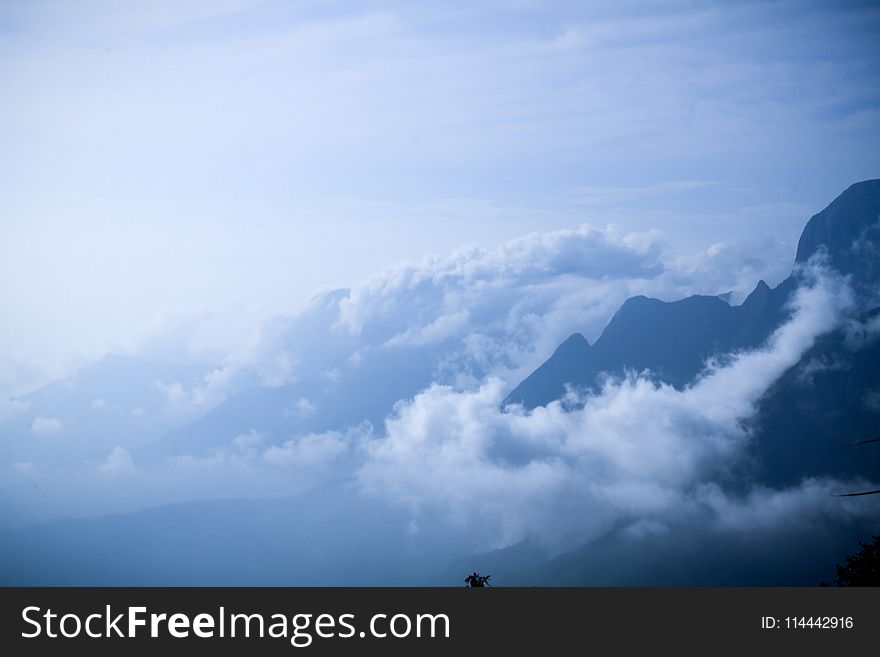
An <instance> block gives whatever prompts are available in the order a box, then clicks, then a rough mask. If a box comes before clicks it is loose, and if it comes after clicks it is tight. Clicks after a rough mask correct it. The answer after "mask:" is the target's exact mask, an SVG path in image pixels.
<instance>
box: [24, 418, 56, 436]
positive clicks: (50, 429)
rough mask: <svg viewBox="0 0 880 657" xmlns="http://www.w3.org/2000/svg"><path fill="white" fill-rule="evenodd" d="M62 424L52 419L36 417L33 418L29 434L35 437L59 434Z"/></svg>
mask: <svg viewBox="0 0 880 657" xmlns="http://www.w3.org/2000/svg"><path fill="white" fill-rule="evenodd" d="M63 429H64V424H62V422H61V420H59V419H58V418H54V417H38V418H34V421H33V422H32V423H31V433H33V434H35V435H49V434H57V433H61V431H62V430H63Z"/></svg>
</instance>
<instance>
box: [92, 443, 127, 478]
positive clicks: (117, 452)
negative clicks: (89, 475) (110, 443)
mask: <svg viewBox="0 0 880 657" xmlns="http://www.w3.org/2000/svg"><path fill="white" fill-rule="evenodd" d="M99 469H100V470H101V471H102V472H106V473H107V474H111V475H118V474H124V473H126V472H131V471H132V470H134V460H133V459H132V458H131V454H130V453H129V452H128V450H127V449H125V448H124V447H118V446H117V447H114V448H113V450H112V451H111V452H110V454H109V455H108V456H107V459H106V460H105V461H104V462H103V463H102V464H101V465H100V466H99Z"/></svg>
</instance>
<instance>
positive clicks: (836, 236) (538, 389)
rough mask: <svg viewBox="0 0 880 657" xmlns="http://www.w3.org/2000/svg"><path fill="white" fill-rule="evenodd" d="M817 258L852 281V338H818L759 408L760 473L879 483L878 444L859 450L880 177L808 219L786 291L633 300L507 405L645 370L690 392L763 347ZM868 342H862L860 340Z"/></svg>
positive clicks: (879, 348) (879, 241)
mask: <svg viewBox="0 0 880 657" xmlns="http://www.w3.org/2000/svg"><path fill="white" fill-rule="evenodd" d="M820 250H821V251H824V252H825V254H826V260H827V263H828V265H829V266H831V267H833V268H834V269H836V270H837V271H839V272H840V273H842V274H846V275H848V276H849V277H850V284H851V286H852V288H853V290H854V292H855V293H856V298H857V306H856V310H855V311H854V315H853V317H852V323H851V324H850V325H849V326H848V327H847V328H846V329H838V330H836V331H833V332H831V333H829V334H826V335H824V336H821V337H820V339H819V340H817V341H816V344H815V345H813V347H812V348H811V349H810V350H809V351H807V352H806V353H805V354H804V355H803V357H802V358H801V360H800V361H799V362H798V363H797V364H796V365H795V366H794V367H792V368H791V369H790V370H789V371H788V372H786V373H785V374H784V375H783V376H782V377H781V378H780V379H779V380H778V381H777V382H776V383H775V384H774V385H773V386H772V387H771V388H770V389H769V390H768V391H767V393H766V394H765V395H764V397H763V398H762V399H761V400H760V402H759V404H758V412H757V414H756V415H755V416H754V417H753V418H752V419H751V421H750V428H751V430H752V432H753V435H754V436H755V439H756V440H755V443H754V447H755V450H756V452H755V454H754V456H755V459H754V466H755V467H756V468H757V470H758V472H757V473H755V474H758V475H759V476H760V477H761V479H762V480H764V481H766V482H768V483H788V482H794V481H797V480H799V479H801V478H802V477H804V476H809V475H822V474H824V475H848V476H853V475H863V476H865V477H870V478H874V479H876V478H877V477H878V476H880V446H878V443H866V444H863V445H854V443H858V442H862V441H865V440H870V439H873V438H877V437H880V339H876V338H878V337H880V331H878V329H877V322H878V321H880V318H878V315H880V307H877V306H878V305H880V301H878V299H880V180H868V181H864V182H860V183H856V184H854V185H852V186H851V187H849V188H848V189H847V190H846V191H845V192H843V193H842V194H841V195H840V196H838V197H837V198H836V199H835V200H834V201H833V202H832V203H831V205H829V206H828V207H827V208H825V209H824V210H822V212H820V213H819V214H817V215H815V216H813V217H812V218H811V219H810V221H809V222H808V223H807V225H806V227H805V228H804V231H803V233H802V234H801V237H800V241H799V242H798V249H797V256H796V259H795V263H796V266H795V268H794V271H793V272H792V274H791V275H790V276H789V277H788V278H786V279H785V280H784V281H783V282H782V283H780V284H779V285H778V286H777V287H775V288H770V287H769V286H768V285H767V284H766V283H765V282H764V281H760V282H759V283H758V285H757V286H756V287H755V289H754V291H753V292H752V293H751V294H749V296H748V298H746V300H745V301H744V302H743V303H742V305H740V306H730V305H729V304H728V303H727V302H726V301H724V300H722V299H721V298H720V297H710V296H692V297H688V298H687V299H682V300H680V301H675V302H664V301H659V300H657V299H649V298H647V297H644V296H637V297H633V298H631V299H628V300H627V301H626V302H625V303H624V304H623V305H622V306H621V307H620V309H619V310H618V311H617V312H616V313H615V314H614V317H612V319H611V321H610V322H609V323H608V325H607V326H606V327H605V330H604V331H603V332H602V335H601V336H600V337H599V338H598V339H597V340H596V342H595V344H592V345H591V344H590V343H589V342H588V341H587V340H586V339H585V338H584V337H583V336H582V335H580V334H579V333H575V334H574V335H572V336H571V337H569V338H568V339H567V340H565V342H563V343H562V344H561V345H560V346H559V347H558V348H557V349H556V351H555V352H554V353H553V355H552V356H551V357H550V358H549V359H548V360H547V361H546V362H545V363H544V364H542V365H541V366H540V367H538V369H536V370H535V371H534V372H533V373H532V374H531V375H529V376H528V377H527V378H526V379H525V380H524V381H522V382H521V383H520V384H519V385H518V386H517V387H516V388H515V389H514V390H513V391H512V392H511V393H510V395H509V396H508V397H507V399H506V400H505V401H504V404H505V405H510V404H522V405H523V406H525V407H526V408H528V409H533V408H536V407H538V406H544V405H546V404H548V403H550V402H552V401H555V400H558V399H561V398H562V397H563V396H564V395H565V393H566V390H567V389H568V388H573V389H579V390H582V391H596V390H597V389H598V388H599V386H600V385H601V382H602V380H603V377H604V376H605V375H609V374H610V375H616V376H620V375H623V374H624V373H625V372H627V371H635V372H646V371H647V372H649V375H650V376H652V377H653V378H654V379H655V380H657V381H663V382H665V383H668V384H670V385H673V386H675V387H676V388H678V389H682V388H684V387H686V386H687V385H689V384H691V383H692V382H693V381H694V380H695V378H696V377H697V375H698V374H699V373H700V372H701V371H702V370H703V368H704V365H705V363H706V361H707V359H710V358H713V357H714V358H720V359H722V360H723V358H724V356H725V355H729V354H731V353H733V352H736V351H741V350H743V349H749V348H755V347H759V346H761V345H762V344H763V343H764V342H765V340H766V339H767V338H768V337H769V336H770V334H771V333H772V332H773V331H774V330H775V329H776V328H777V327H779V326H780V325H781V324H782V323H783V322H784V321H785V320H786V319H787V317H788V313H789V311H788V309H787V307H786V304H787V302H788V300H789V299H790V297H791V295H792V293H793V292H794V291H795V290H796V289H797V287H798V285H799V282H800V281H799V278H800V277H801V276H802V273H801V272H800V271H799V268H798V267H797V265H801V264H804V263H806V262H807V261H808V260H809V259H810V257H811V256H813V255H814V254H816V253H817V252H819V251H820ZM872 321H873V324H871V326H872V327H873V330H870V329H869V324H870V323H871V322H872ZM859 324H862V326H861V327H859ZM859 333H861V334H863V335H864V336H865V339H861V340H853V339H852V336H853V335H857V334H859ZM869 333H873V336H872V335H869ZM848 336H849V337H848ZM872 337H873V338H874V339H871V338H872Z"/></svg>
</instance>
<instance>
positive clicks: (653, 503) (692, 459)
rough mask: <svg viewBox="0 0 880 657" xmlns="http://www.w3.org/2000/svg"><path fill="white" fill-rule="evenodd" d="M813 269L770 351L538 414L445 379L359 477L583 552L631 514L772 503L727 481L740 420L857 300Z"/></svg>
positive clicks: (414, 507) (492, 537) (614, 385)
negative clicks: (733, 491) (740, 493)
mask: <svg viewBox="0 0 880 657" xmlns="http://www.w3.org/2000/svg"><path fill="white" fill-rule="evenodd" d="M804 277H805V280H806V281H807V283H806V284H805V285H804V286H803V287H801V288H800V289H799V290H798V292H797V293H796V295H795V296H794V299H793V302H792V307H793V310H794V314H793V317H792V319H791V321H789V322H788V323H787V324H785V325H783V326H782V327H780V328H779V329H778V330H777V331H776V332H775V333H774V334H773V335H772V336H771V338H770V339H769V341H768V343H767V344H766V345H765V346H764V347H763V348H760V349H756V350H753V351H748V352H743V353H739V354H736V355H735V356H734V357H733V358H732V360H730V362H729V363H727V364H725V365H723V366H721V365H718V364H714V363H708V364H707V366H706V369H705V371H704V372H703V374H702V376H701V378H699V379H698V381H696V382H695V383H694V384H693V385H692V386H690V387H688V388H686V389H684V390H676V389H675V388H673V387H671V386H668V385H665V384H657V383H653V382H651V381H650V380H648V379H646V378H640V377H639V376H637V375H636V374H631V375H629V376H627V377H625V378H623V379H621V380H608V381H606V382H605V384H604V387H603V389H602V390H601V392H600V393H598V394H596V395H588V396H586V397H583V398H581V399H579V400H577V401H579V402H580V405H579V406H578V405H575V407H574V408H572V407H571V405H570V404H562V403H560V402H554V403H551V404H549V405H548V406H546V407H540V408H537V409H535V410H534V411H532V412H526V411H525V410H523V409H522V408H521V407H518V406H514V407H510V408H508V409H507V410H502V409H500V404H501V401H502V399H503V397H504V391H505V386H504V385H503V383H502V382H501V381H499V380H497V379H492V380H489V381H488V382H487V383H485V384H484V385H482V386H481V387H480V388H479V389H478V390H475V391H459V390H455V389H454V388H452V387H451V386H442V385H436V384H435V385H432V386H431V387H430V388H428V389H427V390H425V391H423V392H421V393H419V394H418V395H416V396H415V397H414V398H413V399H412V400H411V401H409V402H401V403H400V404H399V405H398V407H397V409H396V411H395V413H394V414H393V415H392V416H391V417H389V419H388V420H387V422H386V432H387V437H386V438H384V439H381V440H376V441H372V442H371V443H370V444H369V447H368V451H369V457H368V459H367V461H366V462H365V463H364V465H363V466H362V467H361V469H360V470H359V480H360V481H361V484H362V485H363V487H364V490H365V491H368V492H369V493H371V494H377V495H380V496H383V497H386V498H390V499H393V500H396V501H397V502H398V503H399V504H403V505H405V506H407V507H408V508H409V509H410V510H411V512H412V514H413V515H414V518H416V519H417V520H418V519H419V518H420V517H422V516H428V517H433V518H441V519H442V521H443V522H450V523H452V524H454V525H456V526H458V527H459V528H460V529H464V530H467V531H470V532H472V533H473V536H474V539H475V541H478V542H479V541H482V542H483V544H484V545H493V546H503V545H507V544H511V543H515V542H517V541H519V540H523V539H525V538H527V537H529V536H538V537H539V538H540V539H541V540H542V541H544V542H546V543H547V545H549V546H551V547H553V548H555V549H561V548H563V547H569V548H570V547H573V546H576V545H578V544H580V543H583V542H586V541H589V540H591V539H594V538H597V537H598V536H601V535H602V534H603V533H605V532H608V531H610V530H611V529H612V528H614V527H617V526H620V524H621V523H624V524H626V525H628V524H632V523H642V524H641V525H639V526H641V527H647V526H654V527H659V526H662V525H664V524H666V523H668V522H671V521H673V520H674V519H676V518H678V517H679V516H680V515H681V514H687V513H691V512H692V511H689V509H691V510H692V509H702V510H705V509H706V508H710V509H713V510H714V512H715V513H716V514H719V513H722V512H723V511H724V510H725V509H739V511H737V512H738V513H739V514H740V515H743V516H744V515H745V514H746V513H748V509H758V508H763V507H760V505H758V504H756V503H754V500H753V502H751V503H749V504H747V505H745V506H743V505H742V504H741V503H739V502H734V501H733V498H731V500H730V501H728V502H723V501H722V499H721V498H719V495H720V496H722V497H724V496H725V495H728V494H727V493H725V492H724V491H723V490H722V489H721V488H719V487H718V486H717V485H715V482H716V481H717V480H718V479H719V477H720V476H721V475H722V474H723V472H725V470H726V469H727V468H729V467H730V465H731V464H732V463H734V462H735V460H736V459H737V457H738V456H739V455H740V454H741V453H742V450H743V449H744V448H745V447H746V446H747V444H748V440H749V435H748V433H747V431H746V429H745V428H744V427H743V424H742V423H741V420H743V419H745V418H747V417H748V416H749V415H750V414H751V413H752V412H753V409H754V404H755V402H756V401H757V400H758V398H759V397H760V396H761V394H762V393H763V392H764V391H765V390H766V389H767V387H768V386H769V385H770V384H771V383H772V382H773V381H774V380H775V379H776V378H778V377H779V376H780V375H781V374H782V373H783V372H784V371H785V370H786V369H787V368H789V367H790V366H792V365H793V364H794V363H795V362H797V360H798V359H799V358H800V356H801V355H802V354H803V353H804V352H805V351H806V350H807V349H808V348H809V347H810V345H811V344H812V342H813V340H814V339H815V337H816V336H817V335H819V334H821V333H823V332H826V331H828V330H830V329H832V328H833V327H834V326H835V324H836V322H837V321H839V318H840V316H841V313H842V312H843V311H844V310H845V309H847V308H848V307H850V305H851V303H852V301H851V296H850V294H849V289H848V287H847V286H846V283H845V282H844V281H843V280H841V279H840V278H838V277H837V276H835V275H833V274H830V273H828V272H823V271H822V270H821V269H818V268H816V267H813V268H811V269H809V270H806V271H805V272H804ZM810 490H812V489H810ZM752 494H753V495H755V496H763V497H766V498H768V499H776V498H774V496H778V495H781V496H782V497H780V498H779V499H788V498H786V497H785V495H788V494H787V493H779V492H773V491H769V492H768V491H761V490H758V489H755V490H754V491H752ZM798 495H800V493H791V494H790V497H794V498H797V497H798ZM810 495H812V493H810ZM725 504H726V505H727V506H725ZM737 505H739V506H737ZM743 509H745V510H743ZM702 512H703V511H701V513H702ZM718 522H726V523H728V524H729V523H734V524H735V523H736V522H740V521H739V520H735V519H734V518H733V516H732V515H731V518H728V519H722V520H718ZM645 523H648V524H645ZM652 523H653V524H652Z"/></svg>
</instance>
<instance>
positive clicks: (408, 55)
mask: <svg viewBox="0 0 880 657" xmlns="http://www.w3.org/2000/svg"><path fill="white" fill-rule="evenodd" d="M878 28H880V10H878V9H877V8H875V7H873V6H872V5H871V3H842V2H834V3H829V2H824V3H813V2H737V3H721V2H718V3H712V2H639V3H620V2H577V3H574V2H572V3H565V2H561V3H552V2H528V1H522V2H481V3H466V2H462V3H430V4H428V3H418V4H416V3H408V2H370V3H366V2H334V3H326V2H298V3H291V2H258V1H247V0H229V1H227V2H222V1H216V0H215V1H211V2H208V1H205V2H201V1H194V2H187V3H179V2H165V1H158V2H141V3H137V4H136V3H116V2H41V1H28V2H15V1H11V2H4V3H3V5H2V7H0V82H2V88H3V90H4V91H3V98H4V102H3V103H0V141H2V143H3V144H4V156H3V157H2V158H0V179H2V180H3V181H4V185H3V194H2V195H0V196H2V198H0V279H2V280H0V304H2V306H3V307H4V309H5V311H4V315H5V317H4V320H5V321H4V322H3V325H2V327H0V390H3V391H17V392H21V390H20V388H21V387H27V386H28V385H31V384H32V383H35V382H37V381H41V380H44V379H46V378H47V377H49V376H53V375H57V374H58V373H61V372H63V371H65V370H66V369H69V368H70V367H71V366H72V365H74V364H78V363H81V362H84V361H87V360H88V359H90V358H93V357H95V356H98V355H100V354H101V353H102V352H104V351H106V350H108V349H110V348H113V347H114V346H118V345H119V344H120V341H123V340H124V338H125V336H127V335H129V334H131V333H132V331H134V332H135V333H137V332H138V331H139V330H140V328H141V327H143V326H145V325H147V326H152V324H151V322H154V320H155V318H156V317H157V316H164V315H165V314H168V313H174V312H183V313H186V312H190V311H192V310H193V309H199V310H207V311H210V312H216V313H219V316H221V317H236V318H241V317H253V316H257V315H259V314H260V313H266V312H277V311H281V312H291V311H293V310H295V309H296V308H297V307H299V306H300V305H301V304H302V303H303V302H304V300H305V299H307V298H308V297H309V296H310V295H311V294H312V293H314V292H315V291H316V290H320V289H327V288H329V287H334V286H351V285H355V284H357V283H359V282H360V281H361V280H363V279H364V278H365V277H366V276H368V275H369V274H371V273H372V272H375V271H377V270H379V269H381V268H382V267H384V266H385V265H387V264H389V263H393V262H396V261H399V260H402V259H410V260H418V259H420V258H421V257H422V255H423V254H425V253H428V252H435V253H446V252H449V251H450V250H452V249H454V248H455V247H457V246H459V245H461V244H465V243H470V242H475V243H477V244H480V245H483V246H486V247H491V246H494V245H497V244H499V243H501V242H503V241H505V240H508V239H511V238H513V237H515V236H517V235H520V234H524V233H528V232H535V231H538V232H544V231H550V230H556V229H560V228H575V227H577V226H579V225H581V224H582V223H589V224H592V225H594V226H598V227H602V226H604V225H606V224H608V223H612V222H613V223H616V224H619V225H621V226H622V227H623V229H625V230H627V231H650V230H660V231H662V232H663V233H664V234H665V239H666V243H667V244H668V248H670V249H671V250H673V251H675V252H677V253H680V254H682V255H684V256H689V255H692V254H695V253H699V252H701V251H705V250H706V249H709V248H711V247H712V245H714V244H718V243H728V244H730V243H735V244H745V245H750V246H748V248H751V249H753V250H754V251H759V250H760V251H762V252H766V254H767V260H768V261H772V260H773V259H774V258H776V257H778V255H779V254H788V256H787V257H789V258H793V254H794V241H795V240H796V238H797V235H798V234H799V231H800V229H801V228H802V226H803V224H804V222H805V221H806V219H807V218H808V217H809V215H810V214H812V213H813V212H816V211H818V210H820V209H821V208H822V207H824V205H826V204H827V203H828V202H830V201H831V200H832V199H833V198H834V196H836V195H837V194H838V193H839V192H840V191H842V190H843V189H844V188H845V187H846V186H847V185H849V184H850V183H852V182H855V181H857V180H861V179H865V178H872V177H877V176H878V175H880V57H878V45H877V43H878V39H877V34H878V31H880V30H878ZM734 266H735V265H734ZM776 271H778V268H777V269H773V267H772V266H770V265H768V272H771V273H772V272H776ZM771 273H768V274H767V275H768V276H770V275H771ZM230 324H235V322H230ZM246 330H247V329H246V328H244V327H240V326H238V325H234V326H231V327H230V328H229V329H228V332H227V333H226V334H224V335H217V336H208V337H206V338H205V339H206V340H207V341H211V340H214V341H216V342H217V344H218V345H225V344H230V343H234V342H235V340H236V339H237V336H238V335H239V334H240V333H241V332H245V331H246Z"/></svg>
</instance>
